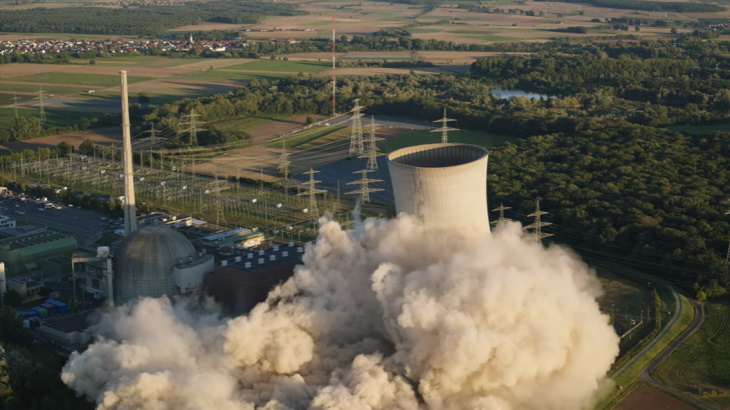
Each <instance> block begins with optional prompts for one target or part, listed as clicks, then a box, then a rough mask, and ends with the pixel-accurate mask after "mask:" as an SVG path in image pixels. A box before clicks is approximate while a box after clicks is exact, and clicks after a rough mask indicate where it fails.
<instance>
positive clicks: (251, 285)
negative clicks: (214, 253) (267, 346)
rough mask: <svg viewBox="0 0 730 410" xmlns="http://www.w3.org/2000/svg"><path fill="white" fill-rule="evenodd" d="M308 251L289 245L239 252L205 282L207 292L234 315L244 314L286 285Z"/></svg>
mask: <svg viewBox="0 0 730 410" xmlns="http://www.w3.org/2000/svg"><path fill="white" fill-rule="evenodd" d="M303 253H304V247H303V246H302V245H301V244H295V243H294V242H289V243H286V244H273V245H271V246H269V247H267V248H266V249H263V248H261V249H247V250H243V249H235V250H234V251H233V252H232V254H231V256H229V257H226V258H223V257H221V259H220V262H219V263H217V264H216V266H215V270H214V272H213V274H212V275H208V276H206V278H205V285H204V286H205V291H206V293H207V294H209V295H211V296H213V298H214V299H215V300H216V301H217V302H218V303H220V304H221V305H222V306H223V307H224V308H225V309H226V311H228V312H229V313H232V314H243V313H246V312H248V311H249V310H251V309H252V308H253V307H254V306H256V304H258V303H260V302H263V301H264V300H266V296H267V295H268V294H269V291H271V289H273V288H274V287H275V286H276V285H278V284H279V283H281V282H284V281H285V280H287V279H288V278H289V277H291V276H292V274H293V273H294V268H295V267H296V266H297V265H299V264H301V258H302V254H303Z"/></svg>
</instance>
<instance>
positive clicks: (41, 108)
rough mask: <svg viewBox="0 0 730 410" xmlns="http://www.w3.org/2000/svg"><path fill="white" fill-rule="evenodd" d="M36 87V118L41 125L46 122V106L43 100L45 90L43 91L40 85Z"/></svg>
mask: <svg viewBox="0 0 730 410" xmlns="http://www.w3.org/2000/svg"><path fill="white" fill-rule="evenodd" d="M38 87H39V89H38V91H37V92H36V94H38V97H37V98H38V119H39V120H40V122H41V125H43V123H44V122H46V106H45V103H44V101H43V94H45V93H46V92H45V91H43V86H42V85H40V86H38Z"/></svg>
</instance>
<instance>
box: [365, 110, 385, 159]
mask: <svg viewBox="0 0 730 410" xmlns="http://www.w3.org/2000/svg"><path fill="white" fill-rule="evenodd" d="M382 140H383V139H382V138H377V137H376V136H375V117H374V116H370V132H369V133H368V148H367V150H366V151H365V154H364V155H363V156H362V157H363V158H367V159H368V164H367V166H366V167H365V169H367V170H369V171H374V170H376V169H378V144H377V142H378V141H382Z"/></svg>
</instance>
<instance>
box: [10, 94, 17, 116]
mask: <svg viewBox="0 0 730 410" xmlns="http://www.w3.org/2000/svg"><path fill="white" fill-rule="evenodd" d="M10 100H12V101H13V108H14V109H15V118H18V100H19V98H18V93H13V98H11V99H10Z"/></svg>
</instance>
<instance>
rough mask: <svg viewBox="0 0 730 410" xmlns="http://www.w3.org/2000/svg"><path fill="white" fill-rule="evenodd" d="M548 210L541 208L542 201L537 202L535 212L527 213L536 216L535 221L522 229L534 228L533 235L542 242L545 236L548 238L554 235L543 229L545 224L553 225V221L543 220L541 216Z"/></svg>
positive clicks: (538, 241)
mask: <svg viewBox="0 0 730 410" xmlns="http://www.w3.org/2000/svg"><path fill="white" fill-rule="evenodd" d="M546 214H547V212H545V211H541V210H540V201H537V202H536V203H535V212H533V213H531V214H529V215H527V216H528V217H532V218H535V222H533V223H531V224H529V225H527V226H525V227H523V228H522V229H532V230H533V231H532V232H533V235H534V237H535V242H537V243H542V239H543V238H547V237H550V236H553V234H551V233H545V232H543V231H542V228H543V227H545V226H550V225H552V223H551V222H542V221H541V219H540V217H541V216H542V215H546Z"/></svg>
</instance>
